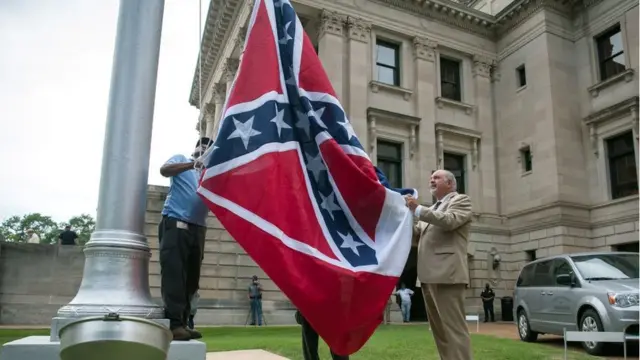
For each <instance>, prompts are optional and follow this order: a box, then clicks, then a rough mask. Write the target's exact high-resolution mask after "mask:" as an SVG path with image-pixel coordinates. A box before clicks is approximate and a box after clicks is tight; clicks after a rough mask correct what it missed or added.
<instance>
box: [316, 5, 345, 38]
mask: <svg viewBox="0 0 640 360" xmlns="http://www.w3.org/2000/svg"><path fill="white" fill-rule="evenodd" d="M346 22H347V18H346V16H344V15H342V14H338V13H337V12H334V11H329V10H322V13H321V14H320V29H319V33H318V37H319V38H321V37H322V36H324V35H325V34H333V35H337V36H344V25H345V24H346Z"/></svg>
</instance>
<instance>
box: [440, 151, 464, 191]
mask: <svg viewBox="0 0 640 360" xmlns="http://www.w3.org/2000/svg"><path fill="white" fill-rule="evenodd" d="M447 156H449V157H453V158H458V160H460V161H459V164H460V165H461V171H462V174H461V176H460V177H458V176H456V183H457V190H456V191H457V192H458V193H460V194H466V193H467V154H460V153H455V152H450V151H443V152H442V167H443V169H445V170H447V171H451V172H453V171H452V170H449V169H447V168H445V167H444V164H446V163H447V161H446V160H445V158H446V157H447ZM454 176H455V173H454ZM461 188H462V190H460V189H461Z"/></svg>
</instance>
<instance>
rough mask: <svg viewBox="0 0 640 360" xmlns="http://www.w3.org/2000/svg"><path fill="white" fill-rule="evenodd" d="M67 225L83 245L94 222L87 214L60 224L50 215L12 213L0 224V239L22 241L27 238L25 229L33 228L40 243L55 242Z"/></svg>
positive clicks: (89, 235)
mask: <svg viewBox="0 0 640 360" xmlns="http://www.w3.org/2000/svg"><path fill="white" fill-rule="evenodd" d="M67 225H69V226H71V229H72V230H73V231H75V232H76V234H78V240H77V241H78V244H79V245H84V244H86V243H87V241H89V238H90V237H91V233H92V232H93V230H94V229H95V227H96V222H95V220H93V217H91V215H89V214H82V215H80V216H74V217H72V218H71V219H69V221H65V222H61V223H60V224H57V223H56V222H55V221H53V219H51V217H50V216H44V215H42V214H40V213H32V214H27V215H24V216H22V217H20V216H17V215H14V216H11V217H9V218H7V219H6V220H5V221H4V222H2V224H1V225H0V240H2V241H12V242H24V241H26V238H27V235H26V232H27V229H33V231H34V232H35V233H36V234H38V236H39V237H40V243H42V244H56V243H57V242H58V236H60V233H61V232H62V231H63V229H64V227H65V226H67Z"/></svg>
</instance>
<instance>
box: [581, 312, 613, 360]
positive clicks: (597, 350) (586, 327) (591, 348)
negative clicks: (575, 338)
mask: <svg viewBox="0 0 640 360" xmlns="http://www.w3.org/2000/svg"><path fill="white" fill-rule="evenodd" d="M579 329H580V331H604V327H603V326H602V321H600V316H599V315H598V313H597V312H596V311H595V310H593V309H587V310H586V311H585V312H584V314H582V318H581V319H580V326H579ZM606 345H607V344H606V343H603V342H594V341H585V342H583V343H582V347H583V348H584V350H585V351H586V352H587V353H589V354H590V355H602V354H603V353H604V352H605V347H606Z"/></svg>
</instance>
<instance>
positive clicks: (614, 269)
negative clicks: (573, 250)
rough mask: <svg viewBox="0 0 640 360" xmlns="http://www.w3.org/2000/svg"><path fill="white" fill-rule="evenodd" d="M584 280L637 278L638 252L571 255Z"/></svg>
mask: <svg viewBox="0 0 640 360" xmlns="http://www.w3.org/2000/svg"><path fill="white" fill-rule="evenodd" d="M572 259H573V262H574V264H576V268H578V272H580V274H581V275H582V277H583V278H584V279H585V280H594V281H597V280H621V279H637V278H638V273H639V271H638V254H615V253H609V254H593V255H581V256H574V257H572Z"/></svg>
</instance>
